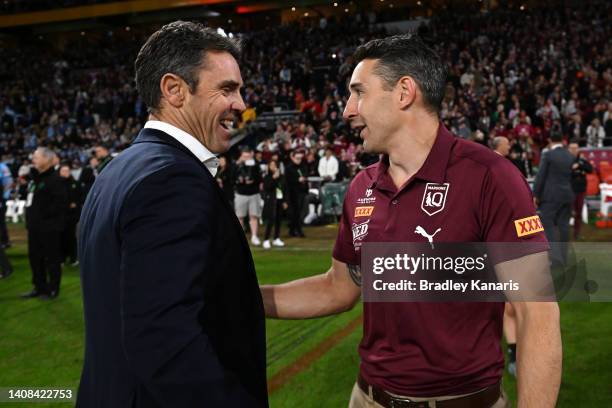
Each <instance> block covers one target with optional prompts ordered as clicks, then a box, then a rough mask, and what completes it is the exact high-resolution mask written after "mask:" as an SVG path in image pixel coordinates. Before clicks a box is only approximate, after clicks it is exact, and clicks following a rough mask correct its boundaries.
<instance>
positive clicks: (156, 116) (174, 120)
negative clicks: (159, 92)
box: [149, 111, 204, 144]
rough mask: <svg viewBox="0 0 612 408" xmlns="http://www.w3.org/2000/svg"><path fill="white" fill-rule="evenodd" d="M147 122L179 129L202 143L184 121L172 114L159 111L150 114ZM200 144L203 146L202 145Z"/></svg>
mask: <svg viewBox="0 0 612 408" xmlns="http://www.w3.org/2000/svg"><path fill="white" fill-rule="evenodd" d="M149 120H157V121H160V122H165V123H167V124H169V125H172V126H174V127H175V128H178V129H180V130H182V131H184V132H186V133H188V134H190V135H191V136H192V137H193V138H195V139H196V140H198V141H199V142H200V143H202V141H201V140H199V139H198V138H197V137H196V136H195V132H194V131H193V129H191V128H190V127H189V126H187V124H186V123H185V121H183V120H181V118H179V117H177V116H176V115H175V114H173V113H172V112H161V111H159V112H156V113H151V114H149ZM202 144H204V143H202Z"/></svg>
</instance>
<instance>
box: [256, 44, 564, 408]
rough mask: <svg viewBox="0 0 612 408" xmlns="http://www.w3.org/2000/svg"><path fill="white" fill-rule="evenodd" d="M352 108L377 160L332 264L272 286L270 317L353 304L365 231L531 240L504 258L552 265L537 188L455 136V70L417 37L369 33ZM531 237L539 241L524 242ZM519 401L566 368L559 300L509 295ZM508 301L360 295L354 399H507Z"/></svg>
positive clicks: (375, 236)
mask: <svg viewBox="0 0 612 408" xmlns="http://www.w3.org/2000/svg"><path fill="white" fill-rule="evenodd" d="M354 58H355V61H356V62H357V63H358V65H357V66H356V68H355V70H354V72H353V75H352V78H351V83H350V89H351V95H350V98H349V100H348V102H347V106H346V109H345V111H344V117H345V119H347V120H348V121H350V123H351V126H352V127H353V128H358V129H360V130H361V133H360V135H361V137H362V138H363V140H364V149H365V150H366V151H368V152H373V153H382V154H383V158H382V160H381V161H380V162H379V163H377V164H375V165H373V166H370V167H368V168H367V169H365V170H363V171H361V172H360V173H359V174H358V175H357V176H356V177H355V179H354V180H353V181H352V183H351V186H350V188H349V190H348V191H347V194H346V196H345V200H344V212H343V216H342V222H341V224H340V230H339V232H338V238H337V240H336V245H335V247H334V251H333V259H332V266H331V268H330V270H329V271H328V272H327V273H325V274H322V275H318V276H313V277H309V278H306V279H300V280H297V281H293V282H289V283H286V284H282V285H274V286H263V287H262V294H263V299H264V306H265V309H266V314H267V315H268V316H270V317H276V318H283V319H299V318H309V317H316V316H325V315H329V314H333V313H339V312H342V311H345V310H348V309H350V308H352V307H353V305H354V304H355V303H356V302H357V301H358V299H359V296H360V294H361V290H360V286H361V269H360V255H361V254H360V251H361V247H362V245H363V243H365V242H425V243H426V242H429V243H431V244H433V243H434V242H521V243H534V244H538V243H539V244H540V245H533V251H531V252H533V253H531V252H530V251H526V252H523V253H521V254H520V255H517V258H516V259H509V260H508V259H506V260H504V262H500V263H498V264H496V271H497V270H498V269H499V270H501V271H504V273H512V272H513V271H514V270H515V269H516V267H517V266H518V265H520V266H521V268H523V269H524V268H527V269H529V268H531V266H532V265H535V266H538V265H540V266H541V265H542V264H546V265H547V262H548V258H547V255H546V252H542V248H543V245H542V243H545V242H546V238H545V237H544V234H543V233H542V231H543V229H542V227H541V224H540V222H539V218H538V217H537V215H536V214H535V208H534V206H533V201H532V196H531V192H530V190H529V187H528V186H527V184H526V183H525V181H524V179H523V177H522V176H521V174H520V173H519V172H518V170H517V169H516V168H515V167H514V166H513V165H512V163H511V162H509V161H508V160H505V159H503V158H502V157H500V156H499V155H497V154H495V153H493V152H491V151H490V150H488V149H486V148H485V147H483V146H480V145H478V144H476V143H472V142H468V141H465V140H462V139H459V138H456V137H454V136H453V135H452V134H450V133H449V131H448V130H447V129H446V128H445V127H444V125H442V124H441V123H440V121H439V119H438V112H439V110H440V105H441V102H442V99H443V96H444V88H445V78H446V73H445V69H444V64H443V63H442V62H441V61H440V59H439V57H438V56H437V55H436V54H435V53H434V51H432V50H431V49H430V48H428V47H427V46H426V45H425V44H424V43H423V42H422V41H421V40H420V39H419V38H418V37H415V36H410V35H403V36H393V37H388V38H385V39H382V40H374V41H371V42H369V43H367V44H365V45H363V46H361V47H359V48H358V49H357V51H356V53H355V56H354ZM529 248H531V247H529ZM513 306H514V308H515V310H516V313H517V318H518V319H517V320H518V325H517V332H518V345H517V347H518V365H517V367H518V399H519V401H518V406H519V407H531V406H537V407H553V406H554V405H555V402H556V398H557V394H558V390H559V384H560V377H561V337H560V329H559V310H558V306H557V304H556V303H554V302H513ZM503 310H504V304H503V303H467V302H465V303H374V302H372V303H370V302H365V303H364V335H363V339H362V341H361V344H360V346H359V354H360V356H361V366H360V374H359V379H358V381H357V383H356V384H355V386H354V388H353V393H352V395H351V401H350V407H351V408H358V407H381V406H383V407H392V406H395V407H409V408H416V407H428V406H429V407H431V406H436V407H438V408H447V407H448V408H452V407H457V408H458V407H475V408H480V407H483V408H484V407H496V408H497V407H504V406H506V403H507V402H506V400H505V398H504V397H503V395H501V394H500V380H501V377H502V373H503V367H504V363H503V353H502V350H501V333H502V317H503Z"/></svg>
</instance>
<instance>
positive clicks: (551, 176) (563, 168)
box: [533, 147, 575, 203]
mask: <svg viewBox="0 0 612 408" xmlns="http://www.w3.org/2000/svg"><path fill="white" fill-rule="evenodd" d="M574 160H575V157H574V156H572V154H571V153H570V152H569V151H568V150H567V149H566V148H564V147H558V148H556V149H552V150H549V151H548V152H546V153H545V154H544V155H543V156H542V160H541V161H540V170H539V171H538V174H537V176H536V179H535V185H534V188H533V193H534V195H535V196H536V197H537V198H538V200H540V202H541V203H547V202H556V203H571V202H572V201H574V191H573V190H572V165H573V164H574Z"/></svg>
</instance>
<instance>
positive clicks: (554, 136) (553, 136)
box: [550, 132, 563, 143]
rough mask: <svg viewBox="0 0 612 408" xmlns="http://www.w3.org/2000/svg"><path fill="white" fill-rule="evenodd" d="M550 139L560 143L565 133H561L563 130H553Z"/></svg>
mask: <svg viewBox="0 0 612 408" xmlns="http://www.w3.org/2000/svg"><path fill="white" fill-rule="evenodd" d="M550 141H551V142H555V143H559V142H562V141H563V135H562V134H561V132H559V133H557V132H552V133H551V134H550Z"/></svg>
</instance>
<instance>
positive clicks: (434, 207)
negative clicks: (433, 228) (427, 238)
mask: <svg viewBox="0 0 612 408" xmlns="http://www.w3.org/2000/svg"><path fill="white" fill-rule="evenodd" d="M449 187H450V183H444V184H436V183H427V184H426V185H425V192H424V193H423V200H422V201H421V210H423V211H425V214H427V215H430V216H431V215H434V214H437V213H439V212H440V211H442V210H443V209H444V205H445V204H446V196H447V194H448V189H449Z"/></svg>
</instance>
